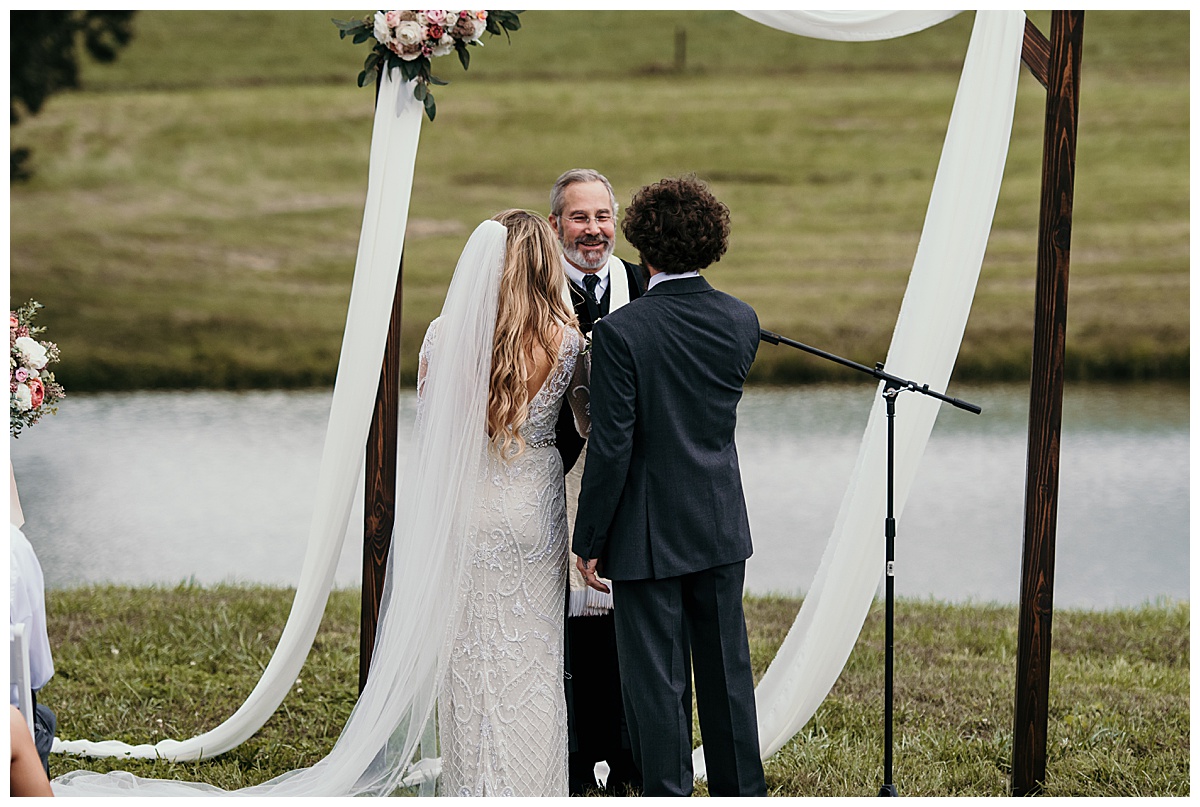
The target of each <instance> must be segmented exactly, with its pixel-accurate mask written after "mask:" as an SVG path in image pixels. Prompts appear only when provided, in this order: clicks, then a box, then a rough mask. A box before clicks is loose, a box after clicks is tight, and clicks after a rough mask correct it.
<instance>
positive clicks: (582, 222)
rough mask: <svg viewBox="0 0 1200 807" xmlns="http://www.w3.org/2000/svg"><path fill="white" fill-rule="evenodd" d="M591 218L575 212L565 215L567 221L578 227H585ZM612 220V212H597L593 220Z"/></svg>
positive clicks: (600, 222) (605, 221)
mask: <svg viewBox="0 0 1200 807" xmlns="http://www.w3.org/2000/svg"><path fill="white" fill-rule="evenodd" d="M592 220H593V217H592V216H585V215H583V214H582V213H576V214H575V215H573V216H567V221H569V222H571V223H572V224H574V225H576V226H579V227H586V226H587V225H588V223H589V222H590V221H592ZM612 220H613V217H612V213H597V214H596V216H595V221H596V223H597V224H608V223H609V222H610V221H612Z"/></svg>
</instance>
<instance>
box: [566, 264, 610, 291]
mask: <svg viewBox="0 0 1200 807" xmlns="http://www.w3.org/2000/svg"><path fill="white" fill-rule="evenodd" d="M562 262H563V268H564V269H566V270H567V277H569V278H571V282H572V283H574V284H575V285H576V286H578V287H579V288H581V289H582V288H583V287H584V286H583V279H584V278H585V277H587V276H588V275H589V274H591V275H595V276H596V277H598V278H600V282H599V283H598V284H596V299H597V300H599V299H600V298H601V297H603V296H604V292H605V291H607V290H608V263H605V264H604V265H603V266H601V267H600V268H599V269H598V270H596V271H595V272H585V271H583V270H582V269H580V268H579V267H577V266H575V265H574V264H572V263H571V262H570V261H568V260H567V259H566V258H563V259H562Z"/></svg>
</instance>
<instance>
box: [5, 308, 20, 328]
mask: <svg viewBox="0 0 1200 807" xmlns="http://www.w3.org/2000/svg"><path fill="white" fill-rule="evenodd" d="M20 324H21V321H20V320H18V319H17V315H16V314H14V313H13V312H11V311H9V312H8V327H9V328H16V327H17V326H18V325H20Z"/></svg>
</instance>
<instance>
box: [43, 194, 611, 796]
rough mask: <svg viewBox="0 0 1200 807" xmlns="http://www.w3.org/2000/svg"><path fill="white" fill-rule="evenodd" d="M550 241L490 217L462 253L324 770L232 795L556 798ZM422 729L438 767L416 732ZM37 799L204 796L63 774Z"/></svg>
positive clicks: (526, 216) (518, 216) (569, 395)
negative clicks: (381, 580) (352, 685)
mask: <svg viewBox="0 0 1200 807" xmlns="http://www.w3.org/2000/svg"><path fill="white" fill-rule="evenodd" d="M558 249H559V247H558V241H557V239H556V238H555V236H554V232H553V231H552V230H551V229H550V226H549V224H547V222H546V221H545V220H544V219H542V218H540V217H538V216H537V215H536V214H533V213H530V212H528V211H523V210H509V211H505V212H504V213H501V214H499V215H497V216H495V217H494V218H493V219H491V220H489V221H485V222H483V223H482V224H480V225H479V226H478V227H477V228H476V229H475V231H474V233H472V235H471V237H470V239H469V240H468V241H467V244H466V246H465V247H464V249H463V253H462V256H461V257H460V259H459V262H458V266H457V268H456V269H455V272H454V277H453V279H452V280H451V282H450V288H449V290H448V291H447V292H446V301H445V304H444V306H443V308H442V313H441V316H440V317H438V318H437V319H436V320H434V322H433V323H431V324H430V326H429V330H428V332H427V333H426V336H425V341H424V344H423V345H422V347H421V356H420V369H419V371H418V405H417V421H416V426H415V430H414V440H413V446H414V448H413V452H412V455H411V456H410V458H409V460H408V462H407V463H406V465H405V469H404V477H403V481H402V484H401V486H400V487H399V488H398V490H397V497H398V501H397V519H396V522H397V526H396V528H395V531H394V534H393V546H392V551H391V552H390V554H389V560H388V571H387V580H386V583H385V586H384V592H383V603H382V605H381V609H380V618H379V627H378V630H377V633H376V643H375V651H374V653H373V654H372V658H371V666H370V670H369V672H368V680H367V685H366V687H365V688H364V689H363V691H362V693H361V695H360V696H359V700H358V702H357V703H356V704H355V706H354V709H353V711H352V712H351V714H350V718H349V720H348V721H347V723H346V726H345V728H344V729H343V730H342V734H341V735H340V736H339V738H338V740H337V743H336V744H335V745H334V747H333V749H332V750H331V751H330V753H329V755H328V756H327V757H325V758H324V759H322V760H320V761H319V762H317V763H316V764H315V765H314V766H313V767H311V768H305V769H302V770H297V771H290V772H288V773H285V774H283V775H281V776H278V777H276V778H274V779H272V780H270V781H268V782H264V783H263V784H261V785H256V786H254V787H250V788H246V789H244V790H239V791H236V792H235V795H305V796H346V795H391V794H392V793H393V792H395V791H396V790H397V789H399V788H402V787H408V786H417V785H420V786H421V792H422V793H430V792H432V782H433V781H434V780H435V779H436V778H437V775H438V771H439V769H440V771H441V786H440V792H441V793H442V794H443V795H455V796H457V795H481V796H490V795H514V796H539V795H559V796H565V795H567V734H566V731H567V722H566V705H565V704H566V701H565V698H564V695H563V625H564V618H563V608H564V602H565V597H566V574H567V519H566V507H565V493H564V489H563V473H562V467H561V460H560V459H559V455H558V452H557V451H556V450H555V448H554V444H553V443H554V425H555V422H556V420H557V417H558V412H559V409H560V408H561V406H562V405H563V403H564V401H567V402H568V403H569V405H570V406H571V407H572V411H573V413H574V415H575V421H576V428H577V429H579V431H580V433H581V434H586V431H587V429H588V419H587V404H586V395H587V382H586V375H587V366H586V358H587V357H586V355H584V354H583V352H582V349H583V345H584V341H583V337H582V336H581V335H580V333H579V331H578V329H577V328H576V327H575V317H574V314H573V313H572V310H571V308H570V307H569V306H568V305H567V303H566V302H565V288H564V284H565V282H566V280H565V276H564V275H563V273H562V269H561V261H560V259H559V256H558V251H557V250H558ZM435 713H436V723H437V731H436V735H437V738H438V739H440V741H441V742H440V744H441V751H440V753H441V757H440V759H439V758H438V753H439V752H438V750H437V748H436V745H437V743H436V742H435V732H434V731H433V725H434V721H435ZM53 784H54V791H55V794H56V795H60V796H68V795H150V796H178V795H193V796H195V795H212V794H216V793H220V792H221V791H219V790H218V789H217V788H214V787H212V786H210V785H206V784H200V783H189V782H176V781H164V780H152V779H139V778H137V777H134V776H132V775H130V774H128V773H125V772H119V771H118V772H113V773H108V774H95V773H91V772H87V771H74V772H72V773H69V774H67V775H65V776H63V777H60V778H59V779H57V780H55V782H54V783H53Z"/></svg>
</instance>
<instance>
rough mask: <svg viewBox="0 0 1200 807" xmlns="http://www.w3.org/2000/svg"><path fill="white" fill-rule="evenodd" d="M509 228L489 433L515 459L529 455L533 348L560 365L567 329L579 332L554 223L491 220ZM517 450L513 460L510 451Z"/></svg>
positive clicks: (530, 217)
mask: <svg viewBox="0 0 1200 807" xmlns="http://www.w3.org/2000/svg"><path fill="white" fill-rule="evenodd" d="M492 218H493V220H494V221H498V222H500V223H501V224H503V225H504V226H505V227H507V228H508V239H507V242H506V245H505V254H504V274H503V275H502V276H501V278H500V298H499V309H498V312H497V314H496V335H495V340H494V342H493V348H492V376H491V381H490V383H489V387H488V416H487V425H488V434H489V435H490V439H491V444H492V446H493V448H495V449H498V452H497V453H499V455H500V456H501V457H506V458H508V459H512V458H514V457H516V456H519V455H520V454H521V453H522V452H524V451H525V439H524V438H523V437H522V436H521V433H520V429H521V426H522V424H524V423H525V420H526V418H527V417H528V414H529V390H528V385H529V379H528V376H527V372H526V370H527V368H528V367H530V366H531V365H532V364H533V359H534V347H535V346H538V347H541V348H542V350H544V351H545V353H546V355H547V356H549V357H550V360H551V367H550V372H552V373H553V372H554V369H555V367H556V366H557V363H558V361H557V357H558V346H559V345H558V340H557V338H556V337H558V336H559V333H560V331H561V329H562V326H563V325H564V324H570V325H572V326H575V327H578V326H577V322H576V318H575V312H574V311H573V310H572V309H571V308H570V307H569V306H568V305H567V303H566V301H565V300H564V291H565V284H566V282H567V280H566V274H565V272H564V271H563V267H562V260H561V258H560V257H559V256H560V255H561V253H562V248H561V246H560V245H559V243H558V239H557V238H556V237H555V235H554V230H552V229H551V227H550V225H549V223H547V222H546V220H545V219H543V218H542V217H541V216H539V215H537V214H536V213H532V212H530V211H528V210H515V209H514V210H505V211H504V212H503V213H498V214H496V215H495V216H493V217H492ZM514 443H515V444H516V447H517V450H516V451H515V452H512V454H511V456H510V446H511V445H512V444H514Z"/></svg>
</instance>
